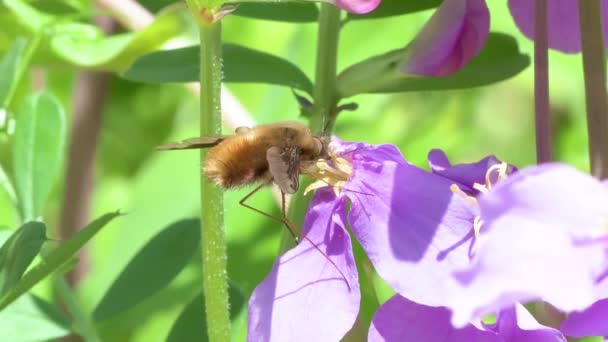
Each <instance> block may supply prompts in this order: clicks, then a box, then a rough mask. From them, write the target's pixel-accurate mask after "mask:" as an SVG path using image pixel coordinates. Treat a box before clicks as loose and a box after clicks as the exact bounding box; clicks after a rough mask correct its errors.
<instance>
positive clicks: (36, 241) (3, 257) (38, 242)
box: [0, 221, 46, 296]
mask: <svg viewBox="0 0 608 342" xmlns="http://www.w3.org/2000/svg"><path fill="white" fill-rule="evenodd" d="M45 241H46V226H45V225H44V223H42V222H35V221H33V222H27V223H25V224H24V225H23V226H21V227H20V228H19V229H17V230H16V231H15V232H14V233H13V234H12V235H11V237H10V238H9V239H8V240H6V241H5V242H4V244H3V245H2V247H1V248H0V296H1V295H3V294H5V293H6V292H7V291H8V290H9V289H10V288H11V287H13V286H14V285H15V284H16V283H17V282H18V281H19V279H21V276H22V275H23V273H24V272H25V270H27V267H28V266H29V265H30V264H31V263H32V261H33V260H34V258H35V257H36V255H37V254H38V252H39V251H40V248H41V247H42V244H43V243H44V242H45Z"/></svg>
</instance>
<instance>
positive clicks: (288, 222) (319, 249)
mask: <svg viewBox="0 0 608 342" xmlns="http://www.w3.org/2000/svg"><path fill="white" fill-rule="evenodd" d="M281 215H282V219H283V223H285V225H287V226H288V227H289V228H288V229H289V230H290V231H294V229H293V228H294V227H291V226H292V225H293V223H292V222H291V221H290V220H289V219H288V218H287V213H286V212H285V193H284V192H283V191H281ZM303 238H304V240H306V241H308V242H309V243H310V244H311V245H312V246H313V247H314V248H315V249H316V250H317V251H318V252H319V253H321V255H323V256H324V257H325V259H326V260H327V261H329V263H330V264H331V265H332V266H333V267H334V268H335V269H336V271H338V273H340V275H341V276H342V279H344V283H345V284H346V287H347V288H348V291H349V292H350V290H351V287H350V284H349V283H348V279H346V276H345V275H344V273H342V271H341V270H340V268H339V267H338V265H336V263H335V262H334V261H333V260H331V259H330V258H329V256H327V254H325V252H323V251H322V250H321V248H319V246H317V244H316V243H314V242H312V240H311V239H309V238H308V237H307V236H306V235H304V236H303Z"/></svg>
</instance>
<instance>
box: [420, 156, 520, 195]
mask: <svg viewBox="0 0 608 342" xmlns="http://www.w3.org/2000/svg"><path fill="white" fill-rule="evenodd" d="M428 160H429V166H430V167H431V170H432V171H433V173H436V174H438V175H441V176H443V177H445V178H448V179H451V180H453V181H454V182H456V183H458V185H460V186H461V187H464V189H463V190H468V191H469V192H472V193H475V194H477V193H478V191H476V190H475V189H473V184H475V183H478V184H485V183H486V173H487V171H488V169H489V168H490V167H492V166H493V165H496V164H500V163H501V161H500V160H498V159H497V158H496V157H495V156H488V157H485V158H483V159H482V160H480V161H478V162H476V163H470V164H457V165H452V164H451V163H450V161H449V160H448V158H447V156H446V155H445V152H443V151H442V150H438V149H435V150H431V152H429V155H428ZM514 171H515V167H513V166H511V165H509V166H508V169H507V174H511V173H513V172H514Z"/></svg>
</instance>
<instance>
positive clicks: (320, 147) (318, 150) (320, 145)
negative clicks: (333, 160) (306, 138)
mask: <svg viewBox="0 0 608 342" xmlns="http://www.w3.org/2000/svg"><path fill="white" fill-rule="evenodd" d="M314 142H315V155H321V154H322V153H323V142H321V139H319V138H314Z"/></svg>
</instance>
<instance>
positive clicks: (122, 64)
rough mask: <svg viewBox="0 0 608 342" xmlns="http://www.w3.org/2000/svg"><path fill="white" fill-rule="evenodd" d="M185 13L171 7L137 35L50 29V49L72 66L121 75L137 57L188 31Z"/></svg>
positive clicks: (78, 26) (80, 27) (74, 26)
mask: <svg viewBox="0 0 608 342" xmlns="http://www.w3.org/2000/svg"><path fill="white" fill-rule="evenodd" d="M188 16H189V13H188V11H186V10H185V9H184V8H181V7H173V8H171V9H169V10H167V11H163V12H161V13H160V14H159V15H158V16H157V17H156V18H155V19H154V22H152V24H150V25H149V26H147V27H146V28H144V29H143V30H141V31H138V32H134V33H133V32H129V33H122V34H116V35H113V36H109V37H107V36H105V35H104V33H103V32H102V31H101V30H100V29H99V28H97V27H95V26H93V25H89V24H82V23H77V22H68V23H59V24H56V25H54V26H53V35H52V38H51V41H50V46H51V49H52V51H53V52H55V53H56V55H57V56H58V57H60V58H61V59H63V60H64V61H65V62H68V63H70V64H72V65H75V66H78V67H85V68H95V69H102V70H108V71H122V70H124V69H126V68H127V67H128V66H129V65H130V64H131V63H133V61H134V60H135V59H136V58H138V57H139V56H142V55H145V54H147V53H150V52H152V51H155V50H157V49H158V48H159V47H161V46H162V45H163V44H164V43H165V42H166V41H167V40H169V39H171V38H174V37H176V36H177V35H178V34H180V33H182V32H184V31H185V30H186V29H187V27H188V19H187V18H188Z"/></svg>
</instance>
